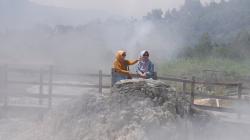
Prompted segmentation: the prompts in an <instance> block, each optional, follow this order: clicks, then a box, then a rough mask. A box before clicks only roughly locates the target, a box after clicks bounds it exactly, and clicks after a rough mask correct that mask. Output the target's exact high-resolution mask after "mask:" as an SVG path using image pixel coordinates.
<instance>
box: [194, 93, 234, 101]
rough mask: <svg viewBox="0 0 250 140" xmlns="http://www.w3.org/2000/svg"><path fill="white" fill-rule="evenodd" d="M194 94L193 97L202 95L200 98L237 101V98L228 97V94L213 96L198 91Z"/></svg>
mask: <svg viewBox="0 0 250 140" xmlns="http://www.w3.org/2000/svg"><path fill="white" fill-rule="evenodd" d="M194 96H195V97H202V98H212V99H222V100H233V101H239V99H238V98H232V97H229V96H215V95H205V94H198V93H194Z"/></svg>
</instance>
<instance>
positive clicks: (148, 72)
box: [136, 50, 154, 79]
mask: <svg viewBox="0 0 250 140" xmlns="http://www.w3.org/2000/svg"><path fill="white" fill-rule="evenodd" d="M136 73H137V74H139V76H140V77H141V78H144V79H149V78H154V64H153V63H152V62H151V61H150V60H149V53H148V51H145V50H144V51H142V52H141V53H140V61H139V63H138V65H137V67H136Z"/></svg>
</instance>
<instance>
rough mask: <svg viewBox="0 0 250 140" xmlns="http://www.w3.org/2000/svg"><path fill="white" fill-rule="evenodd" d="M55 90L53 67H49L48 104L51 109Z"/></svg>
mask: <svg viewBox="0 0 250 140" xmlns="http://www.w3.org/2000/svg"><path fill="white" fill-rule="evenodd" d="M52 90H53V66H50V67H49V98H48V104H49V108H51V107H52V92H53V91H52Z"/></svg>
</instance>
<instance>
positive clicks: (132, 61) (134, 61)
mask: <svg viewBox="0 0 250 140" xmlns="http://www.w3.org/2000/svg"><path fill="white" fill-rule="evenodd" d="M138 61H139V60H138V59H137V60H127V63H128V65H134V64H135V63H137V62H138Z"/></svg>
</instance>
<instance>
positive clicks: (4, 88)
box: [3, 64, 8, 107]
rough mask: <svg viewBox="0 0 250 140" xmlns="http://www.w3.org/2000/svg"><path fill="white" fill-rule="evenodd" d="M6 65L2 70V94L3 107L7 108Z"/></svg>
mask: <svg viewBox="0 0 250 140" xmlns="http://www.w3.org/2000/svg"><path fill="white" fill-rule="evenodd" d="M7 88H8V65H7V64H5V65H4V68H3V92H4V106H5V107H7V106H8V91H7Z"/></svg>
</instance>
